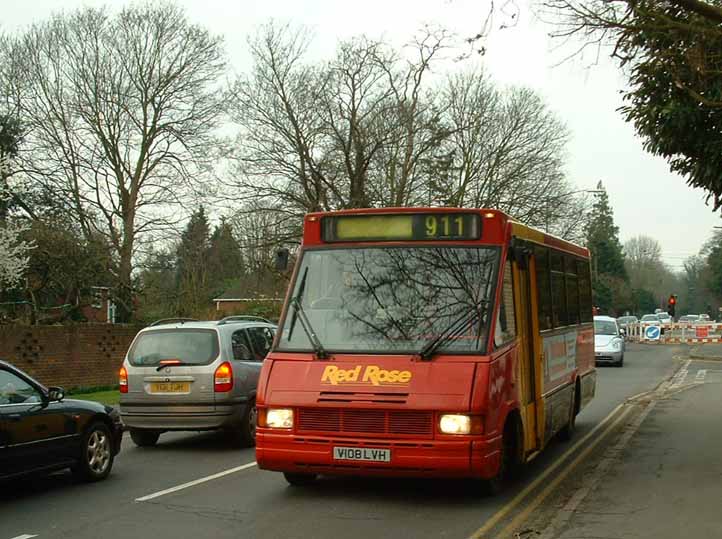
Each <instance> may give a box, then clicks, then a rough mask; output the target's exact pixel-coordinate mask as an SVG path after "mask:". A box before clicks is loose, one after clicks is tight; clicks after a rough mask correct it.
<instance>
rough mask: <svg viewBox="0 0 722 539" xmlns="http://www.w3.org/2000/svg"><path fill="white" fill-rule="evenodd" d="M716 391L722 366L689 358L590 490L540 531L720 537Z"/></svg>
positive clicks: (721, 427) (565, 536) (592, 536)
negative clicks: (551, 527) (561, 519)
mask: <svg viewBox="0 0 722 539" xmlns="http://www.w3.org/2000/svg"><path fill="white" fill-rule="evenodd" d="M705 348H706V347H705ZM721 348H722V347H721ZM720 355H722V354H720ZM721 390H722V365H720V364H715V363H714V362H710V361H697V360H692V361H689V362H687V363H686V364H685V366H684V367H683V368H682V370H681V371H680V373H679V375H678V376H676V377H675V379H674V380H673V383H672V386H671V388H670V389H669V390H668V391H667V392H666V394H665V396H663V397H662V398H660V399H659V400H658V401H657V402H656V403H654V405H653V407H652V406H650V408H651V411H649V414H648V415H647V416H646V417H643V418H642V419H643V420H642V421H641V423H640V424H639V425H638V428H637V430H636V433H634V435H633V436H632V437H631V438H630V440H629V444H627V446H626V447H625V448H624V449H623V450H622V451H621V453H620V455H619V458H617V459H616V462H615V463H614V465H612V466H611V467H610V468H609V470H608V471H607V473H605V474H604V475H603V477H602V478H601V481H599V484H598V485H597V486H596V488H595V489H593V490H592V491H591V492H590V493H589V494H588V495H587V496H586V498H584V501H583V502H582V503H581V504H579V506H578V507H577V508H576V509H575V510H574V511H573V514H572V515H571V517H570V518H568V519H567V522H566V524H565V525H564V526H563V527H561V528H560V529H557V530H555V533H553V534H544V536H545V537H555V538H558V539H600V538H604V539H617V538H619V539H623V538H624V539H627V538H647V537H649V538H654V539H666V538H670V539H672V538H674V539H679V537H694V538H699V539H707V538H709V539H713V538H719V537H722V510H721V503H722V457H721V456H722V422H720V411H721V410H722V391H721Z"/></svg>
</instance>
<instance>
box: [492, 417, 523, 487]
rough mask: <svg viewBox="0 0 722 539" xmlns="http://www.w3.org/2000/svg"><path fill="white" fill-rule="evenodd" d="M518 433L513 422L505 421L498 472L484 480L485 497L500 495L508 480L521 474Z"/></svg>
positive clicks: (516, 426)
mask: <svg viewBox="0 0 722 539" xmlns="http://www.w3.org/2000/svg"><path fill="white" fill-rule="evenodd" d="M520 443H521V439H520V432H519V428H518V425H517V423H516V422H515V421H513V420H512V421H507V423H506V425H505V426H504V436H503V438H502V444H501V456H500V457H499V470H498V471H497V473H496V475H495V476H494V477H492V478H490V479H487V480H485V482H484V483H485V485H484V491H485V493H486V494H487V495H491V496H493V495H496V494H499V493H501V492H502V491H503V490H504V489H505V488H506V486H507V484H508V483H509V481H510V480H512V479H514V478H516V477H518V476H519V474H520V473H521V469H522V462H521V456H520V454H519V451H520V447H521V446H520Z"/></svg>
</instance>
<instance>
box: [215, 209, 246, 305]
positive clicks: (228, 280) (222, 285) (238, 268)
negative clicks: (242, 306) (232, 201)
mask: <svg viewBox="0 0 722 539" xmlns="http://www.w3.org/2000/svg"><path fill="white" fill-rule="evenodd" d="M208 273H209V282H210V287H211V291H212V294H213V295H218V294H221V293H223V292H225V290H226V289H227V288H229V287H231V286H234V285H238V280H239V279H241V277H242V276H243V275H244V274H245V268H244V264H243V254H242V253H241V245H240V243H239V242H238V240H237V239H236V237H235V236H234V235H233V227H232V226H231V224H230V223H229V222H228V221H226V220H225V219H221V223H220V224H219V225H218V226H216V228H215V230H214V231H213V235H212V236H211V240H210V248H209V251H208Z"/></svg>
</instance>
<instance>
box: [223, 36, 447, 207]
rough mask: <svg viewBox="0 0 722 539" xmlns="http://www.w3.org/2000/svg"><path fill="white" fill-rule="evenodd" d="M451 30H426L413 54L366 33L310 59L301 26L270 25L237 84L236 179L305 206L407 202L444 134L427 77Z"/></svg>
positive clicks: (243, 186) (253, 191) (251, 190)
mask: <svg viewBox="0 0 722 539" xmlns="http://www.w3.org/2000/svg"><path fill="white" fill-rule="evenodd" d="M448 39H449V36H447V35H446V33H445V32H443V31H440V30H433V29H425V30H424V31H423V32H422V33H421V34H420V37H419V38H418V39H417V40H416V41H414V42H413V43H412V44H411V45H410V46H409V48H410V50H411V53H410V54H409V58H406V57H402V56H401V55H399V54H397V53H396V52H395V51H393V50H391V49H390V48H389V47H388V46H387V45H386V44H385V43H382V42H379V41H373V40H370V39H367V38H364V37H361V38H357V39H352V40H350V41H347V42H343V43H340V44H339V47H338V49H337V51H336V54H335V56H334V57H333V58H332V59H331V60H330V61H329V62H328V63H320V64H316V65H310V64H308V63H306V62H305V53H306V49H307V46H308V43H309V36H308V34H307V33H306V32H305V31H304V30H293V29H291V28H290V27H288V26H283V27H279V26H277V25H274V24H269V25H266V26H265V27H263V28H262V29H261V31H260V33H259V34H258V35H257V36H256V37H255V38H254V39H252V40H251V42H250V49H251V53H252V55H253V58H254V69H253V72H252V74H251V75H250V76H247V77H244V78H241V79H240V80H239V81H238V82H237V83H236V85H235V86H234V89H233V102H232V104H231V112H232V115H233V118H234V120H235V121H236V122H237V124H238V125H239V126H240V129H241V131H240V136H239V150H238V151H237V152H236V153H234V154H232V157H234V158H235V160H236V162H237V163H238V172H239V175H238V178H239V179H238V180H237V184H236V185H237V187H239V188H240V190H241V192H242V193H246V194H247V195H248V196H249V197H250V198H254V199H263V200H274V201H283V202H284V205H285V206H291V207H295V208H298V213H299V215H300V214H302V213H304V212H306V211H318V210H329V209H334V208H352V207H366V206H378V205H382V206H388V205H405V204H406V203H407V202H408V200H409V197H410V194H411V192H412V190H413V189H412V188H413V186H414V181H415V180H416V172H417V167H418V165H419V163H421V162H422V160H423V159H424V158H425V157H426V156H427V155H428V154H429V153H430V152H431V150H432V149H433V148H434V147H435V146H436V145H437V144H438V142H439V140H440V139H441V138H443V136H445V135H443V132H444V131H443V129H438V128H435V126H436V124H438V121H439V113H438V111H436V110H434V108H435V106H436V104H435V103H433V101H432V100H431V99H428V96H427V95H426V88H425V84H426V81H425V77H426V75H427V73H428V72H429V70H430V69H431V65H432V63H433V61H434V59H435V56H436V55H437V54H438V53H439V52H440V51H442V50H444V48H445V47H446V44H445V43H446V41H447V40H448Z"/></svg>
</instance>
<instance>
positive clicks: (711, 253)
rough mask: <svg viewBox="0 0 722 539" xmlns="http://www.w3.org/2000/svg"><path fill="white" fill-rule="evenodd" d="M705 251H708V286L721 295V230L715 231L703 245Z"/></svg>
mask: <svg viewBox="0 0 722 539" xmlns="http://www.w3.org/2000/svg"><path fill="white" fill-rule="evenodd" d="M705 251H706V252H707V253H708V254H707V266H708V268H709V273H710V279H709V288H710V289H711V290H712V291H713V292H714V293H716V294H718V295H720V296H722V231H717V232H715V234H714V236H713V237H712V239H711V240H710V241H708V242H707V245H705Z"/></svg>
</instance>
